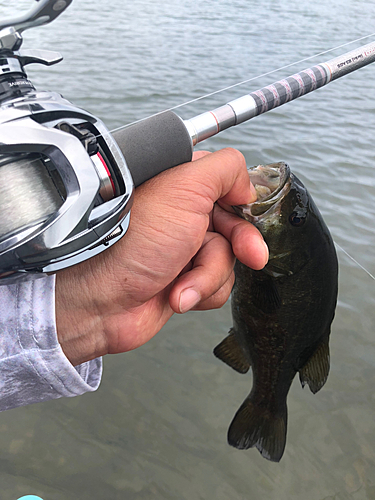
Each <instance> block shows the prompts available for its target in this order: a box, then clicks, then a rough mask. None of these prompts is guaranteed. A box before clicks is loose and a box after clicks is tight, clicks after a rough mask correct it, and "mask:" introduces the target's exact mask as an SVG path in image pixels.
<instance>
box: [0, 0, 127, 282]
mask: <svg viewBox="0 0 375 500" xmlns="http://www.w3.org/2000/svg"><path fill="white" fill-rule="evenodd" d="M71 1H72V0H39V1H37V2H36V4H37V5H35V6H34V8H33V9H32V10H31V11H30V12H29V13H27V14H26V15H23V16H21V17H19V18H17V19H10V20H8V21H4V22H2V23H0V29H1V31H0V284H2V283H9V282H10V281H12V280H15V279H27V278H28V277H30V276H33V277H35V274H38V273H43V272H49V271H55V270H57V269H61V268H64V267H68V266H69V265H72V264H75V263H77V262H80V261H83V260H86V259H88V258H90V257H92V256H93V255H95V254H97V253H99V252H101V251H103V250H105V249H106V248H107V247H108V246H109V245H111V244H113V243H114V242H116V241H117V240H118V239H119V238H120V237H121V236H122V235H123V234H124V233H125V231H126V229H127V227H128V223H129V216H130V208H131V204H132V198H133V189H134V186H133V181H132V177H131V174H130V171H129V169H128V167H127V165H126V162H125V159H124V157H123V155H122V153H121V151H120V149H119V148H118V146H117V144H116V142H115V141H114V139H113V138H112V136H111V134H110V133H109V131H108V130H107V128H106V127H105V126H104V124H103V123H102V122H101V121H100V120H99V119H98V118H96V117H95V116H93V115H92V114H90V113H88V112H86V111H84V110H82V109H80V108H78V107H76V106H74V105H73V104H71V103H70V102H69V101H67V100H66V99H64V98H63V97H62V96H61V95H60V94H57V93H54V92H44V91H37V90H36V89H35V88H34V86H33V84H32V83H31V82H30V81H29V80H28V79H27V76H26V73H25V70H24V66H25V65H26V64H29V63H42V64H45V65H51V64H54V63H56V62H59V61H60V60H61V59H62V57H61V56H60V54H58V53H55V52H50V51H45V50H31V51H30V50H29V51H23V50H20V47H21V44H22V36H21V33H22V31H24V30H25V29H26V28H30V27H33V26H39V25H41V24H46V23H47V22H50V21H52V20H53V19H55V18H56V17H57V16H58V15H59V14H60V13H61V12H62V11H63V10H64V9H65V8H66V7H67V6H68V5H69V4H70V3H71Z"/></svg>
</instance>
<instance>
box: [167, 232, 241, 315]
mask: <svg viewBox="0 0 375 500" xmlns="http://www.w3.org/2000/svg"><path fill="white" fill-rule="evenodd" d="M234 262H235V258H234V255H233V252H232V249H231V246H230V244H229V242H228V241H227V240H226V239H225V238H223V237H222V236H221V235H219V234H217V233H207V235H206V238H205V240H204V242H203V245H202V247H201V249H200V250H199V252H198V253H197V255H196V256H195V258H194V260H193V267H192V269H191V270H190V271H188V272H186V273H185V274H183V275H182V276H180V277H179V278H177V280H176V281H175V283H174V284H173V287H172V290H171V292H170V294H169V303H170V306H171V308H172V309H173V310H174V311H175V312H177V313H184V312H186V311H189V310H190V309H192V308H194V307H197V305H198V304H199V303H203V302H204V301H206V300H207V299H208V298H209V297H211V296H213V295H214V294H216V293H217V292H218V290H220V289H221V288H222V287H223V285H224V284H225V283H226V282H227V281H228V279H229V277H230V276H231V274H232V272H233V267H234Z"/></svg>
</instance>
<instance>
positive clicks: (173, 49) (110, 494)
mask: <svg viewBox="0 0 375 500" xmlns="http://www.w3.org/2000/svg"><path fill="white" fill-rule="evenodd" d="M31 5H32V2H31V0H6V1H5V0H0V12H1V16H2V17H3V18H6V17H8V16H14V15H15V14H16V13H17V12H21V11H22V10H27V8H28V7H29V6H31ZM374 19H375V3H371V2H367V1H364V0H356V1H350V0H337V1H334V2H327V1H326V0H315V1H314V2H311V1H309V0H298V1H296V0H291V1H289V2H283V1H281V0H264V1H263V2H256V1H254V0H246V1H245V0H231V1H225V0H215V1H214V0H212V1H202V2H195V1H192V0H173V1H172V0H164V1H163V2H155V1H154V0H132V1H124V0H111V1H110V2H103V1H99V0H90V1H89V0H74V2H73V4H72V5H71V6H70V7H69V8H68V9H67V11H66V12H65V13H64V14H63V15H62V16H61V17H60V18H59V19H57V20H56V21H55V22H54V23H52V24H51V25H49V26H45V27H41V28H37V29H34V30H30V31H26V32H24V40H25V42H24V47H25V48H44V49H50V50H57V51H60V52H61V53H62V54H63V55H64V61H63V62H62V63H60V64H58V65H57V66H54V67H52V68H46V67H42V66H36V65H33V66H30V67H29V68H30V69H29V73H28V74H29V77H30V79H31V80H32V81H33V82H34V84H35V85H36V86H37V88H39V89H50V90H56V91H60V92H61V93H63V95H64V97H66V98H68V99H69V100H71V101H73V102H75V103H76V104H78V105H80V106H81V107H83V108H85V109H88V110H89V111H91V112H92V113H94V114H96V115H98V116H100V117H101V118H102V119H103V121H104V122H105V123H106V124H107V126H108V127H109V128H115V127H118V126H120V125H123V124H128V123H131V122H133V121H134V120H138V119H140V118H143V117H146V116H148V115H150V114H153V113H156V112H159V111H162V110H164V109H167V108H170V107H173V106H176V105H178V104H180V103H183V102H186V101H188V100H190V99H193V98H197V97H199V96H201V95H202V94H207V93H210V92H212V91H215V90H218V89H220V88H223V87H227V86H229V85H233V84H234V83H236V82H239V81H243V80H247V79H250V78H254V80H253V81H252V82H250V83H249V84H247V85H244V86H242V87H236V88H233V89H231V90H228V91H226V92H223V93H221V94H216V95H214V96H212V97H211V98H207V99H205V100H201V101H198V102H196V103H194V104H191V105H188V106H184V107H181V108H180V109H178V110H177V112H178V113H179V114H180V116H182V117H183V118H190V117H192V116H195V115H196V114H199V113H201V112H203V111H206V110H209V109H213V108H215V107H217V106H219V105H221V104H224V103H226V102H228V101H230V100H232V99H235V98H237V97H240V96H241V95H243V94H245V93H247V92H250V91H253V90H256V89H258V88H260V87H262V86H264V85H268V84H269V83H272V82H273V81H275V80H278V79H280V78H283V77H287V76H289V75H290V74H293V73H295V72H297V71H301V70H303V69H305V68H306V67H309V66H312V65H313V64H317V63H320V62H324V61H326V60H329V59H331V58H332V57H334V56H336V55H339V54H341V53H344V52H346V51H348V50H351V49H352V48H355V47H357V46H359V45H363V44H365V43H368V42H370V41H372V40H374V37H371V38H367V39H366V40H362V41H360V42H356V43H353V44H351V45H349V46H347V47H343V48H341V49H337V50H334V51H333V52H330V53H329V54H324V55H321V56H317V57H315V58H313V59H310V60H309V61H306V62H301V63H298V64H296V65H295V66H293V67H290V68H287V69H284V70H281V71H278V72H275V73H274V74H272V75H268V76H266V77H259V78H256V77H257V76H258V75H262V74H264V73H266V72H269V71H272V70H276V69H277V68H280V67H283V66H286V65H288V64H291V63H293V62H295V61H299V60H301V59H304V58H307V57H310V56H312V55H314V54H318V53H321V52H323V51H326V50H328V49H331V48H332V47H337V46H339V45H341V44H344V43H347V42H350V41H352V40H355V39H358V38H360V37H363V36H365V35H369V34H372V33H373V31H374ZM374 76H375V66H374V65H372V66H371V65H370V66H368V67H366V68H364V69H361V70H359V71H357V72H355V73H353V74H351V75H349V76H346V77H344V78H342V79H340V80H338V81H336V82H334V83H332V84H330V85H328V86H327V87H324V88H323V89H320V90H318V91H316V92H313V93H312V94H310V95H308V96H305V97H303V98H301V99H298V100H296V101H293V102H292V103H289V104H287V105H285V106H283V107H281V108H279V109H277V110H274V111H272V112H270V113H268V114H265V115H262V116H260V117H258V118H255V119H254V120H251V121H250V122H248V123H247V124H243V125H241V126H240V127H237V128H233V129H231V130H228V131H226V132H223V133H222V134H221V135H219V136H217V137H215V138H213V139H210V140H208V141H206V142H205V143H204V144H203V145H202V148H204V149H210V150H212V151H214V150H216V149H219V148H222V147H225V146H232V147H236V148H238V149H240V150H241V151H242V152H243V154H244V155H245V157H246V159H247V161H248V163H249V164H250V165H255V164H258V163H268V162H273V161H280V160H285V161H287V162H288V163H289V164H290V165H291V167H292V169H293V171H294V172H295V173H296V174H297V175H298V176H299V177H300V178H301V179H302V180H303V181H304V183H305V184H306V186H307V188H308V189H309V191H310V193H311V194H312V195H313V197H314V199H315V201H316V203H317V205H318V206H319V208H320V210H321V212H322V214H323V216H324V218H325V220H326V222H327V224H328V226H329V228H330V230H331V232H332V235H333V238H334V240H335V241H336V243H337V244H338V245H340V248H343V249H344V250H345V251H346V252H348V253H349V254H350V255H351V256H352V257H353V258H354V259H356V260H357V261H358V262H359V263H360V264H361V265H362V266H364V267H365V268H366V269H367V270H368V271H369V272H370V273H372V274H375V224H374V218H375V209H374V193H375V170H374V164H375V152H374V133H375V113H374V110H375V104H374V103H375V85H374V83H373V82H374ZM340 248H339V249H338V255H339V263H340V287H339V304H338V307H337V311H336V318H335V320H334V323H333V328H332V335H331V372H330V376H329V379H328V382H327V384H326V385H325V387H324V388H323V389H322V391H320V392H319V393H318V394H316V395H315V396H314V395H312V394H311V393H310V391H309V390H308V389H305V390H302V389H301V387H300V384H299V382H298V380H296V381H295V382H294V383H293V385H292V388H291V391H290V395H289V398H288V407H289V422H288V439H287V446H286V451H285V454H284V457H283V458H282V460H281V462H280V463H279V464H275V463H270V462H268V461H266V460H264V459H263V458H262V457H261V456H260V454H259V453H258V451H257V450H254V449H252V450H248V451H238V450H235V449H233V448H231V447H229V446H228V444H227V442H226V432H227V428H228V425H229V423H230V422H231V419H232V417H233V415H234V413H235V412H236V410H237V408H238V407H239V405H240V404H241V403H242V401H243V399H244V398H245V396H246V395H247V394H248V391H249V389H250V386H251V375H246V376H240V375H239V374H237V373H236V372H234V371H233V370H231V369H230V368H228V367H227V366H226V365H224V364H223V363H221V362H220V361H219V360H217V359H216V358H215V357H214V356H213V354H212V349H213V348H214V347H215V346H216V344H218V343H219V342H220V341H221V340H222V338H224V336H225V335H226V333H227V331H228V329H229V327H230V326H231V315H230V305H229V303H228V304H226V305H225V306H224V307H223V308H222V309H221V310H219V311H210V312H202V313H188V314H186V315H184V316H178V317H177V316H176V317H174V318H172V320H171V321H170V322H169V323H168V325H167V326H166V327H165V328H164V329H163V330H162V331H161V332H160V333H159V334H158V335H157V336H156V337H155V338H154V339H153V340H152V341H151V342H149V343H148V344H147V345H146V346H144V347H142V348H140V349H138V350H136V351H134V352H131V353H127V354H123V355H117V356H112V357H107V358H106V359H105V360H104V377H103V382H102V385H101V387H100V389H99V390H98V391H97V392H96V393H95V394H89V395H85V396H82V397H79V398H74V399H65V400H58V401H52V402H48V403H45V404H39V405H33V406H30V407H25V408H19V409H16V410H12V411H9V412H6V413H3V414H1V415H0V449H1V453H0V492H1V493H0V497H1V499H4V500H8V499H9V500H13V499H16V498H18V497H19V496H21V495H25V494H27V493H29V494H30V493H34V494H36V495H40V496H41V497H42V498H43V499H44V500H67V499H69V500H73V499H79V500H103V499H110V500H117V499H118V500H120V499H126V500H132V499H134V500H135V499H137V500H141V499H142V500H143V499H147V500H148V499H171V500H172V499H173V500H180V499H181V500H198V499H199V500H201V499H202V500H211V499H215V500H243V499H251V500H253V499H254V500H258V499H261V498H262V499H267V500H283V499H287V500H300V499H304V500H323V499H324V500H328V499H332V500H333V499H336V500H347V499H355V500H364V499H375V328H374V326H375V321H374V320H375V297H374V288H375V283H374V280H373V279H372V278H371V277H370V276H369V275H368V274H366V272H365V271H363V269H361V268H360V267H359V266H358V265H357V264H356V263H354V262H353V260H351V259H350V258H349V257H348V256H347V255H346V254H345V253H344V252H343V251H342V250H340Z"/></svg>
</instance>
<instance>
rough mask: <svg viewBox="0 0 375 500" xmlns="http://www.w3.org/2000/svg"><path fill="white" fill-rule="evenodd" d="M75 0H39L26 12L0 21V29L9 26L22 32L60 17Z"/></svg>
mask: <svg viewBox="0 0 375 500" xmlns="http://www.w3.org/2000/svg"><path fill="white" fill-rule="evenodd" d="M72 1H73V0H37V1H36V2H34V7H32V8H31V9H30V10H29V11H28V12H26V14H23V15H21V16H19V17H13V18H11V19H5V20H4V21H2V22H0V30H2V29H4V28H8V27H12V28H14V29H15V30H16V31H17V32H18V33H22V32H23V31H25V30H26V29H28V28H32V27H34V26H42V25H43V24H47V23H50V22H51V21H53V20H54V19H56V17H58V16H59V15H60V14H61V13H62V12H63V11H64V10H65V9H66V8H67V7H69V5H70V4H71V3H72Z"/></svg>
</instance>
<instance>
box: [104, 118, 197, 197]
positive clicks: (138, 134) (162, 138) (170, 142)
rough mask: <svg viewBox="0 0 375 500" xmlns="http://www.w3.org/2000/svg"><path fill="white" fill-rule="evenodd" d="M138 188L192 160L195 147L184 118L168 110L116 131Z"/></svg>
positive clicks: (115, 136) (115, 134) (114, 133)
mask: <svg viewBox="0 0 375 500" xmlns="http://www.w3.org/2000/svg"><path fill="white" fill-rule="evenodd" d="M112 135H113V138H114V139H115V141H116V142H117V144H118V146H119V148H120V149H121V151H122V154H123V155H124V157H125V160H126V163H127V165H128V167H129V170H130V172H131V174H132V177H133V181H134V185H135V186H136V187H137V186H139V185H140V184H142V183H143V182H145V181H147V180H148V179H151V177H154V176H155V175H157V174H159V173H160V172H163V171H164V170H167V169H168V168H171V167H175V166H176V165H180V164H181V163H186V162H188V161H191V159H192V155H193V144H192V140H191V137H190V134H189V132H188V131H187V129H186V127H185V125H184V122H183V121H182V119H181V118H180V117H179V116H177V115H176V114H175V113H173V111H165V112H164V113H161V114H159V115H156V116H152V117H150V118H147V119H145V120H142V121H140V122H138V123H135V124H134V125H131V126H130V127H127V128H125V129H121V130H118V131H116V132H113V134H112Z"/></svg>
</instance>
